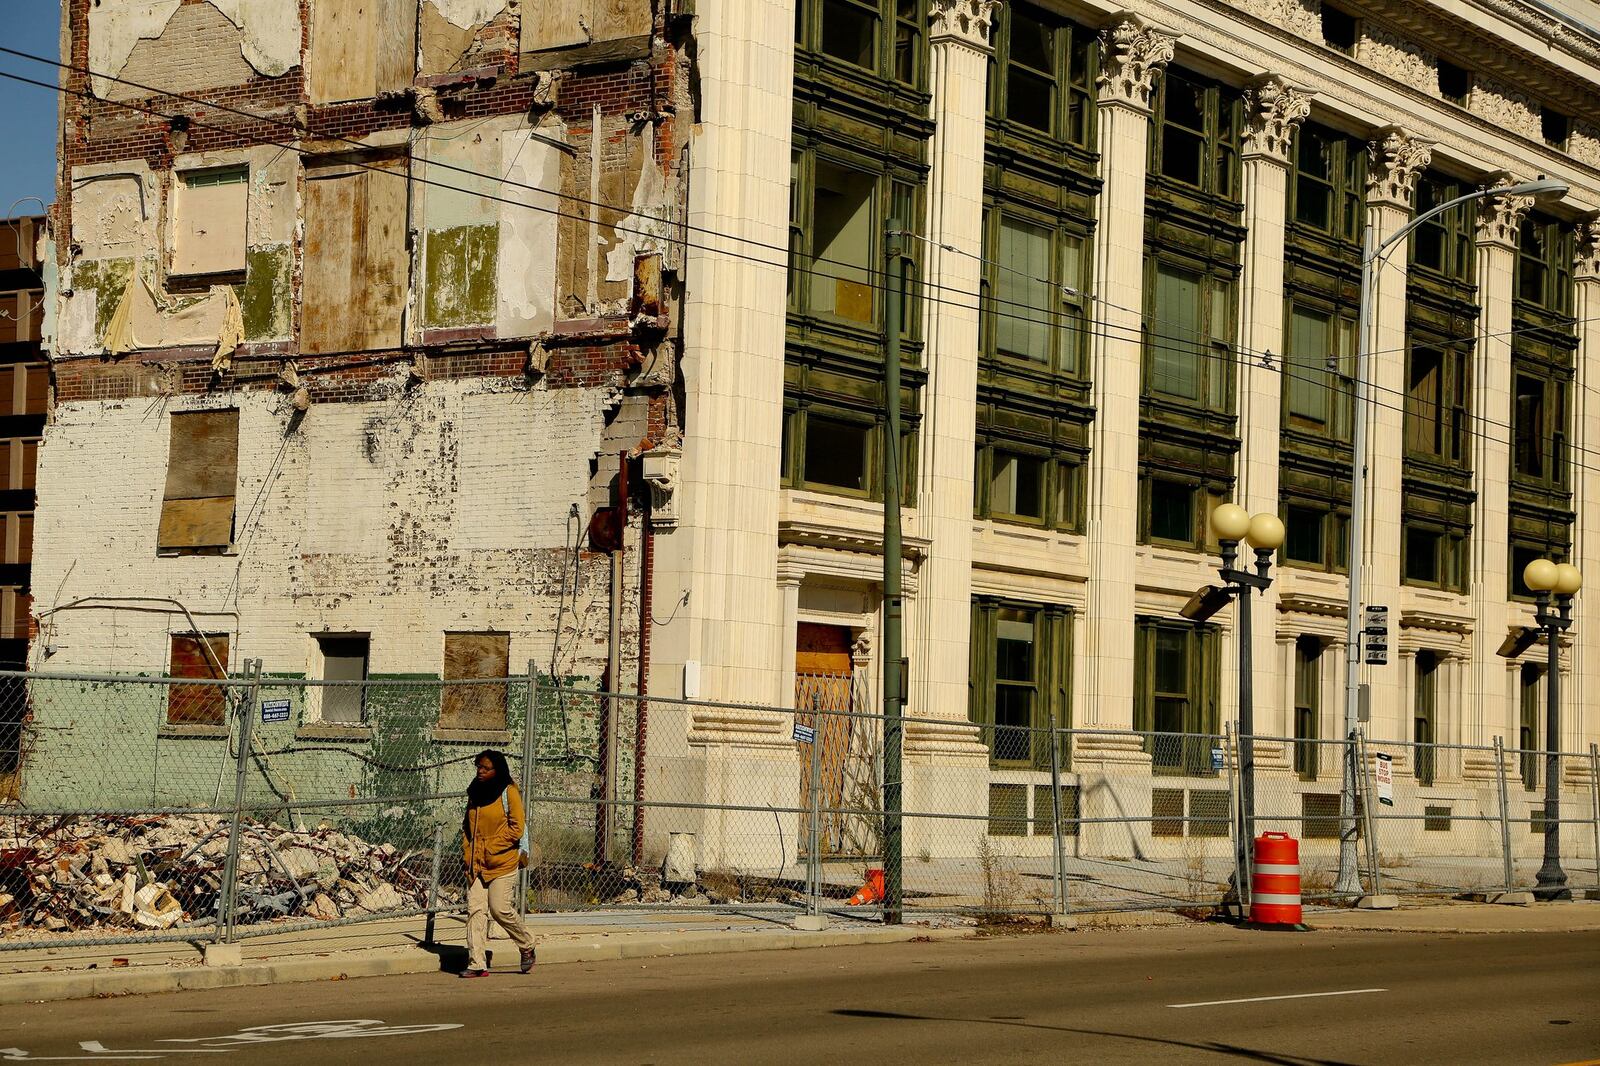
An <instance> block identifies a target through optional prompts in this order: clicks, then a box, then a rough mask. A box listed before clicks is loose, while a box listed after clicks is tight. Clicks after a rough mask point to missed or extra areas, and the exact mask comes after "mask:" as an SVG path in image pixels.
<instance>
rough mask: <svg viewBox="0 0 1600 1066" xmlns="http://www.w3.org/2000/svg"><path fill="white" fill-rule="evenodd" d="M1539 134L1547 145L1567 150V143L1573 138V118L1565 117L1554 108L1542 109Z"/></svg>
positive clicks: (1540, 111)
mask: <svg viewBox="0 0 1600 1066" xmlns="http://www.w3.org/2000/svg"><path fill="white" fill-rule="evenodd" d="M1539 132H1540V134H1541V135H1542V136H1543V137H1544V143H1545V144H1548V145H1550V146H1551V147H1552V148H1560V149H1562V150H1565V149H1566V147H1567V141H1568V139H1569V138H1571V136H1572V117H1571V116H1570V115H1563V114H1562V113H1561V112H1559V111H1557V110H1556V109H1555V108H1552V107H1544V108H1540V109H1539Z"/></svg>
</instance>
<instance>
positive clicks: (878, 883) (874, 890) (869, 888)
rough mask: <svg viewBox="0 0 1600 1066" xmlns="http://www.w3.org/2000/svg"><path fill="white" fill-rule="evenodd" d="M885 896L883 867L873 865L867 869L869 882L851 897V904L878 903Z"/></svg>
mask: <svg viewBox="0 0 1600 1066" xmlns="http://www.w3.org/2000/svg"><path fill="white" fill-rule="evenodd" d="M882 898H883V869H882V868H881V867H872V868H871V869H869V870H867V883H866V884H864V885H862V886H861V887H860V888H859V889H857V890H856V894H855V895H853V896H851V897H850V904H849V905H850V906H852V907H861V906H864V905H866V904H868V903H876V902H878V901H879V900H881V899H882Z"/></svg>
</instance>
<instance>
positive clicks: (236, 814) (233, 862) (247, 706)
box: [213, 659, 261, 944]
mask: <svg viewBox="0 0 1600 1066" xmlns="http://www.w3.org/2000/svg"><path fill="white" fill-rule="evenodd" d="M245 674H246V676H248V677H249V678H250V686H249V688H248V689H246V690H245V698H244V699H243V700H242V701H240V702H239V703H237V704H235V706H236V707H237V708H238V709H237V711H236V712H235V714H236V716H237V717H238V719H239V750H238V752H237V753H236V754H235V757H234V771H233V820H232V822H231V823H230V824H229V826H228V851H227V856H226V858H224V859H223V863H222V884H221V885H220V886H218V889H217V928H216V931H215V932H214V933H213V940H214V941H215V942H216V943H219V944H227V943H231V942H232V940H233V928H234V922H235V919H236V918H237V914H238V909H239V905H238V898H237V897H238V879H239V836H240V832H239V830H240V827H241V824H242V823H243V821H244V787H245V780H246V777H247V776H248V774H249V772H250V739H251V737H252V736H253V735H254V730H255V719H256V698H257V696H259V695H260V689H261V660H260V659H255V660H252V661H250V662H247V663H246V664H245Z"/></svg>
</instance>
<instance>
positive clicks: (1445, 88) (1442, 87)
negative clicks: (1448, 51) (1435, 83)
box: [1439, 59, 1472, 107]
mask: <svg viewBox="0 0 1600 1066" xmlns="http://www.w3.org/2000/svg"><path fill="white" fill-rule="evenodd" d="M1471 94H1472V71H1470V70H1468V69H1467V68H1466V67H1458V66H1456V65H1455V64H1454V63H1451V62H1449V61H1448V60H1444V59H1441V60H1439V95H1440V96H1443V97H1444V98H1445V99H1446V100H1449V101H1450V102H1451V103H1453V104H1460V105H1461V106H1462V107H1466V106H1467V97H1468V96H1470V95H1471Z"/></svg>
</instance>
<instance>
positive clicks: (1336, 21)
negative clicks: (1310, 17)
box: [1322, 4, 1361, 56]
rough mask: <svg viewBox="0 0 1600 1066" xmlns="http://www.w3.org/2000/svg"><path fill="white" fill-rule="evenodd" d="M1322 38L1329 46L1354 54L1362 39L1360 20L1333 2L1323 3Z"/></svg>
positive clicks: (1346, 53)
mask: <svg viewBox="0 0 1600 1066" xmlns="http://www.w3.org/2000/svg"><path fill="white" fill-rule="evenodd" d="M1322 39H1323V41H1324V42H1325V43H1326V44H1327V46H1328V47H1329V48H1333V49H1337V50H1338V51H1340V52H1343V53H1344V54H1345V55H1352V56H1353V55H1355V54H1356V45H1357V44H1358V43H1359V42H1360V40H1361V23H1360V20H1358V19H1357V18H1356V16H1354V15H1352V14H1350V13H1349V12H1348V11H1341V10H1339V9H1338V8H1336V7H1334V6H1333V5H1332V4H1323V5H1322Z"/></svg>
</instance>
